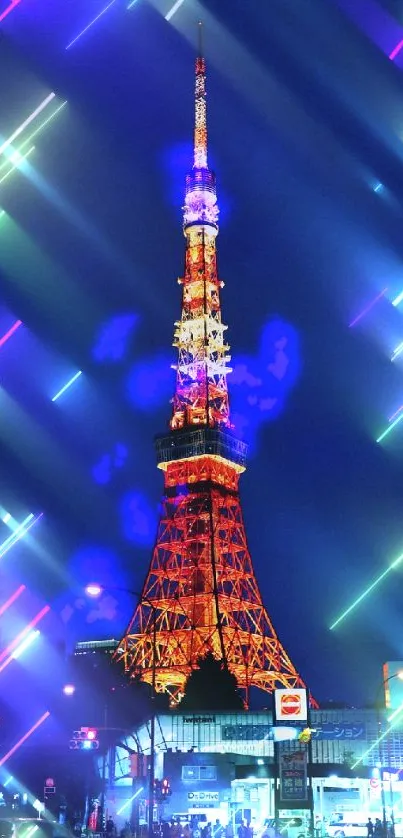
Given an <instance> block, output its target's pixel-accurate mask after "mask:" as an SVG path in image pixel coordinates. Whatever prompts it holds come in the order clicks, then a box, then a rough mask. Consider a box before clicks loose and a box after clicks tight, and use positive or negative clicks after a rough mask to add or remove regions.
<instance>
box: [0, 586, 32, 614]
mask: <svg viewBox="0 0 403 838" xmlns="http://www.w3.org/2000/svg"><path fill="white" fill-rule="evenodd" d="M25 590H26V588H25V585H20V587H19V588H17V590H16V591H14V593H13V594H11V596H10V597H9V598H8V599H7V600H6V601H5V602H4V603H3V605H1V606H0V617H2V616H3V614H4V612H5V611H7V609H8V608H10V607H11V606H12V605H13V604H14V602H15V601H16V599H18V597H19V596H21V594H22V593H24V591H25Z"/></svg>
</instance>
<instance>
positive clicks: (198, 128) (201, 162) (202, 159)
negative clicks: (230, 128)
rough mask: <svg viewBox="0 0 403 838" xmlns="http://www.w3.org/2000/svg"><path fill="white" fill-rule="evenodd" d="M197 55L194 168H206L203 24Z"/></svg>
mask: <svg viewBox="0 0 403 838" xmlns="http://www.w3.org/2000/svg"><path fill="white" fill-rule="evenodd" d="M197 29H198V47H199V48H198V56H197V58H196V84H195V133H194V159H193V168H194V169H207V103H206V62H205V60H204V56H203V24H202V22H201V20H199V23H198V26H197Z"/></svg>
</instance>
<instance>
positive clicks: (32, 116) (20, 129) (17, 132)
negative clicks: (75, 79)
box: [0, 18, 56, 154]
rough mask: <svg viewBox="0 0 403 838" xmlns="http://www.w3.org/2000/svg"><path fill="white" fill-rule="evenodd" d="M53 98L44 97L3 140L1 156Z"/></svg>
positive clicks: (52, 95)
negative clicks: (9, 135)
mask: <svg viewBox="0 0 403 838" xmlns="http://www.w3.org/2000/svg"><path fill="white" fill-rule="evenodd" d="M0 20H1V18H0ZM55 96H56V93H49V96H46V99H44V100H43V102H41V104H40V105H38V107H37V108H35V110H34V111H32V113H31V114H30V116H28V117H27V119H25V120H24V122H22V123H21V125H20V126H19V127H18V128H16V130H15V131H14V132H13V133H12V134H11V137H9V138H8V140H5V141H4V143H2V145H0V154H3V152H4V151H5V150H6V149H7V148H9V146H10V145H11V144H12V143H13V142H14V140H15V139H17V137H19V136H20V134H22V132H23V131H25V128H27V126H28V125H30V124H31V122H33V121H34V119H36V117H37V116H39V114H40V113H42V111H43V110H44V108H46V106H47V105H48V104H49V102H51V101H52V99H54V98H55Z"/></svg>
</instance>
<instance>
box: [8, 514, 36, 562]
mask: <svg viewBox="0 0 403 838" xmlns="http://www.w3.org/2000/svg"><path fill="white" fill-rule="evenodd" d="M41 518H43V512H40V513H39V515H37V516H36V518H35V517H34V515H32V513H31V515H28V517H27V518H26V519H25V521H24V522H23V523H22V524H20V525H19V526H18V527H17V529H16V530H14V532H13V533H12V535H9V537H8V538H6V540H5V541H4V542H3V544H1V545H0V559H1V558H2V557H3V556H5V555H6V553H8V551H9V550H11V548H12V547H14V544H17V542H18V541H21V539H22V538H24V536H25V535H26V534H27V533H28V532H29V531H30V529H31V528H32V527H34V526H35V524H37V523H38V521H40V520H41Z"/></svg>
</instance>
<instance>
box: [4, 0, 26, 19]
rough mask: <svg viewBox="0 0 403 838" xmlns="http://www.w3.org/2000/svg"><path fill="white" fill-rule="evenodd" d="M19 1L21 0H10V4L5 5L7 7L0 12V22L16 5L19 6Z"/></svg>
mask: <svg viewBox="0 0 403 838" xmlns="http://www.w3.org/2000/svg"><path fill="white" fill-rule="evenodd" d="M20 3H21V0H11V3H10V5H9V6H7V8H6V9H5V10H4V12H2V14H1V15H0V23H1V21H2V20H5V19H6V17H7V15H9V14H10V12H12V11H13V9H15V7H16V6H19V5H20Z"/></svg>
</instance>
